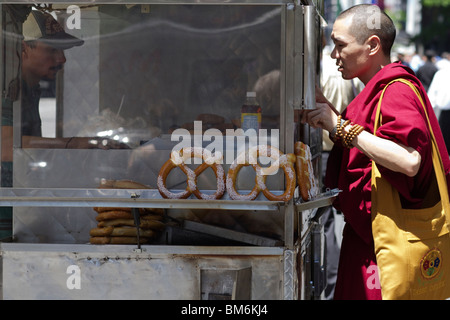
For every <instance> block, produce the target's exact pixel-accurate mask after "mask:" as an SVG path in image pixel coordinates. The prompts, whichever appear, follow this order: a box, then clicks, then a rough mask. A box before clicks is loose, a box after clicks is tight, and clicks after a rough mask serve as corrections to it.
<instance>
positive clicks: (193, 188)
mask: <svg viewBox="0 0 450 320" xmlns="http://www.w3.org/2000/svg"><path fill="white" fill-rule="evenodd" d="M191 158H201V159H202V160H203V161H202V163H201V164H200V165H199V166H198V167H197V168H196V169H195V170H192V169H190V168H189V167H188V166H187V165H186V164H185V162H186V160H188V159H191ZM221 161H222V154H221V153H220V152H218V151H216V152H215V156H212V154H211V152H210V151H209V150H207V149H204V148H199V147H194V148H183V149H181V150H179V151H172V153H171V156H170V159H169V160H167V161H166V162H165V163H164V164H163V166H162V167H161V169H160V171H159V174H158V183H157V186H158V190H159V193H160V194H161V196H162V197H163V198H166V199H187V198H188V197H189V196H190V195H191V194H194V195H195V196H196V197H197V198H198V199H205V200H213V199H220V198H222V196H223V194H224V193H225V171H224V170H223V167H222V165H221ZM176 167H179V168H180V169H181V170H182V171H183V172H184V174H185V175H186V177H187V187H186V189H185V190H184V191H182V192H178V193H173V192H171V191H170V190H169V189H168V188H167V186H166V180H167V176H168V175H169V173H170V171H172V169H174V168H176ZM208 167H211V168H212V169H213V171H214V174H215V175H216V180H217V189H216V192H215V193H214V194H210V195H209V194H205V193H202V192H200V190H198V188H197V177H198V176H199V175H200V174H201V173H202V172H203V171H205V170H206V169H207V168H208Z"/></svg>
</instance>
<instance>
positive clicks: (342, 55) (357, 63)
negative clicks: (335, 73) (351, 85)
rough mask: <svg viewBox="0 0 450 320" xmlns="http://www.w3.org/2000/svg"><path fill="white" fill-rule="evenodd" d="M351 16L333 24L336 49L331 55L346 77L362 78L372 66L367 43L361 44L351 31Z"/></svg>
mask: <svg viewBox="0 0 450 320" xmlns="http://www.w3.org/2000/svg"><path fill="white" fill-rule="evenodd" d="M350 24H351V17H350V18H346V19H338V20H336V22H335V23H334V25H333V31H332V33H331V39H332V40H333V42H334V49H333V51H332V52H331V57H332V58H333V59H336V65H337V66H338V70H339V71H340V72H341V73H342V77H343V78H344V79H353V78H356V77H358V78H360V77H361V76H362V75H363V74H364V72H366V71H367V70H368V68H369V66H370V63H369V61H368V58H369V55H368V54H369V51H368V48H369V47H368V46H367V44H366V43H363V44H360V43H358V41H357V40H356V38H355V37H354V36H353V35H352V34H351V33H350V30H349V29H350Z"/></svg>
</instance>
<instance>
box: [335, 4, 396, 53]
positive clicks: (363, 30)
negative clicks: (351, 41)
mask: <svg viewBox="0 0 450 320" xmlns="http://www.w3.org/2000/svg"><path fill="white" fill-rule="evenodd" d="M337 19H338V20H341V19H345V20H348V21H349V22H350V28H349V30H350V32H351V34H352V35H353V36H354V37H355V38H356V41H358V43H360V44H362V43H364V42H365V41H366V40H367V39H368V38H369V37H371V36H373V35H375V36H377V37H378V38H380V42H381V48H382V50H383V53H384V55H385V56H390V54H391V48H392V45H393V44H394V40H395V35H396V31H395V26H394V23H393V22H392V20H391V18H389V16H388V15H387V14H386V13H384V12H383V11H381V9H380V8H379V7H378V6H376V5H372V4H360V5H356V6H353V7H351V8H349V9H347V10H345V11H342V12H341V14H340V15H339V16H338V17H337Z"/></svg>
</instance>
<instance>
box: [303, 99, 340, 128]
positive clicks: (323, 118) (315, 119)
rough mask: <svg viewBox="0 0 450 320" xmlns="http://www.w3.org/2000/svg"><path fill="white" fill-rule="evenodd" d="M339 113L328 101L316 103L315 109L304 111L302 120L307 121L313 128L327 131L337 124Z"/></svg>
mask: <svg viewBox="0 0 450 320" xmlns="http://www.w3.org/2000/svg"><path fill="white" fill-rule="evenodd" d="M336 121H337V115H336V114H335V112H334V111H333V110H332V109H331V108H330V106H329V105H328V103H316V108H315V109H305V110H303V111H302V118H301V122H302V123H303V124H305V123H307V124H309V125H310V126H311V127H313V128H322V129H325V130H327V131H331V130H333V128H334V126H335V125H336Z"/></svg>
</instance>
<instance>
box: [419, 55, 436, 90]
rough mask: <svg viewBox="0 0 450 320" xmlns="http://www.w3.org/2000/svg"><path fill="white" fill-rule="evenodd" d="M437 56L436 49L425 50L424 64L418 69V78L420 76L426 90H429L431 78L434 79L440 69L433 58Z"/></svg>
mask: <svg viewBox="0 0 450 320" xmlns="http://www.w3.org/2000/svg"><path fill="white" fill-rule="evenodd" d="M434 56H435V53H434V51H432V50H427V51H425V57H424V59H425V63H424V64H423V66H421V67H420V68H419V70H417V78H419V80H420V82H422V84H423V87H424V88H425V90H427V91H428V88H429V87H430V83H431V80H433V76H434V74H435V73H436V71H437V70H438V68H437V67H436V65H435V64H434V62H433V58H434Z"/></svg>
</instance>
